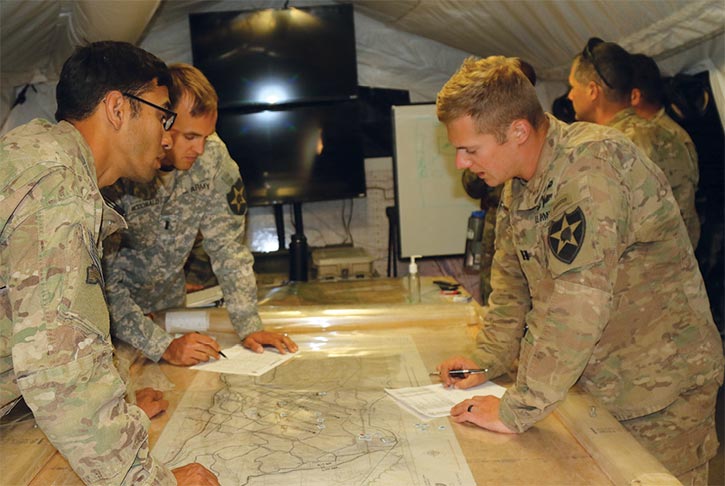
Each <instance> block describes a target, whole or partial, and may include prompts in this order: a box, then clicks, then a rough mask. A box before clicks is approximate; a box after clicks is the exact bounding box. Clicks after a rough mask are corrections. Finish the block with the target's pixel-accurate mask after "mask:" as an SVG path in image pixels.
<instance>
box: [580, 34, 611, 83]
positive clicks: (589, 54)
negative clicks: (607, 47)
mask: <svg viewBox="0 0 725 486" xmlns="http://www.w3.org/2000/svg"><path fill="white" fill-rule="evenodd" d="M603 42H604V41H603V40H602V39H600V38H599V37H592V38H591V39H589V40H588V41H587V45H586V46H584V51H582V57H585V58H587V59H589V61H590V62H591V63H592V66H594V70H595V71H596V72H597V74H598V75H599V77H600V78H602V81H604V84H606V85H607V86H609V87H610V88H612V89H614V86H612V84H611V83H610V82H609V81H607V78H605V77H604V74H602V71H601V69H599V66H598V65H597V58H596V57H594V48H595V47H597V46H598V45H599V44H601V43H603Z"/></svg>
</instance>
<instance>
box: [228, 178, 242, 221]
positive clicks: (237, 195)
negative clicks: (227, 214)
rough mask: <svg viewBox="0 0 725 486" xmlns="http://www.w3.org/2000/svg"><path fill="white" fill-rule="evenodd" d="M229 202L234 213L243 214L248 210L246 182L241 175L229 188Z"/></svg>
mask: <svg viewBox="0 0 725 486" xmlns="http://www.w3.org/2000/svg"><path fill="white" fill-rule="evenodd" d="M227 202H228V203H229V209H230V210H231V211H232V213H234V214H239V215H242V214H245V213H246V212H247V200H246V198H245V197H244V183H243V182H242V178H241V177H240V178H238V179H237V181H236V182H235V183H234V184H233V185H232V187H231V189H229V192H228V193H227Z"/></svg>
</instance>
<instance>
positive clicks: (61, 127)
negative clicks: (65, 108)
mask: <svg viewBox="0 0 725 486" xmlns="http://www.w3.org/2000/svg"><path fill="white" fill-rule="evenodd" d="M56 127H57V128H56V129H57V130H58V133H60V134H61V135H65V134H67V135H68V136H70V137H73V139H74V140H75V141H76V142H77V144H76V147H77V148H78V152H77V153H76V154H74V155H76V156H77V157H78V159H79V160H80V161H81V162H82V164H83V166H84V167H85V168H86V171H87V172H88V176H89V177H90V178H91V179H92V180H93V184H94V185H95V186H96V188H98V176H97V174H96V162H95V159H94V158H93V152H91V147H90V146H89V145H88V142H86V139H85V138H83V135H81V132H79V131H78V129H77V128H76V127H74V126H73V125H72V124H70V123H68V122H67V121H65V120H61V121H59V122H58V124H57V125H56Z"/></svg>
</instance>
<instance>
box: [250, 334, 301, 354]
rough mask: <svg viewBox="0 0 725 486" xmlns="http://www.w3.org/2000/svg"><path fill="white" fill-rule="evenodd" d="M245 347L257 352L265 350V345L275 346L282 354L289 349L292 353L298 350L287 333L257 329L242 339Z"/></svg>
mask: <svg viewBox="0 0 725 486" xmlns="http://www.w3.org/2000/svg"><path fill="white" fill-rule="evenodd" d="M242 344H243V345H244V347H245V348H247V349H251V350H252V351H254V352H255V353H261V352H263V351H264V346H265V345H266V346H274V347H275V348H277V351H279V352H280V354H286V353H287V351H290V352H292V353H294V352H296V351H297V345H296V344H295V342H294V341H292V339H290V338H289V336H287V334H280V333H278V332H269V331H257V332H253V333H252V334H250V335H248V336H247V337H245V338H244V340H243V341H242Z"/></svg>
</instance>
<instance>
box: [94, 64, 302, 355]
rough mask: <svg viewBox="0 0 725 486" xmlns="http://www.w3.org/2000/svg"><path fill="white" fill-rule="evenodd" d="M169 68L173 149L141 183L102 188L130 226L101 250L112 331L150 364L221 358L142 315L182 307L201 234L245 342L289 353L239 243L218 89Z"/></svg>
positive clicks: (211, 344) (236, 189) (237, 180)
mask: <svg viewBox="0 0 725 486" xmlns="http://www.w3.org/2000/svg"><path fill="white" fill-rule="evenodd" d="M170 72H171V77H172V80H173V92H172V96H171V98H172V101H173V103H174V109H175V110H177V111H178V117H177V120H176V123H175V125H174V127H173V129H172V130H171V136H172V138H173V141H174V146H173V148H172V149H170V150H167V151H166V154H165V157H164V160H163V161H162V167H161V170H160V171H158V173H157V174H156V175H155V177H154V178H153V180H152V181H151V182H149V183H139V182H134V181H130V180H120V181H118V183H116V184H115V185H114V186H112V187H109V188H107V189H105V190H104V195H105V196H106V197H107V198H108V199H109V200H111V201H114V203H115V204H116V205H117V206H118V207H119V208H121V210H122V211H123V212H124V213H125V218H126V221H127V223H128V229H127V230H126V231H122V232H120V234H119V237H120V238H119V239H120V241H118V242H116V244H115V248H112V246H114V245H107V246H108V249H107V251H106V254H105V255H104V269H105V271H106V290H107V293H108V300H109V306H110V309H111V330H112V334H113V335H114V337H116V338H118V339H121V340H122V341H125V342H127V343H129V344H130V345H132V346H133V347H135V348H137V349H140V350H141V351H142V352H143V353H144V354H145V355H146V356H147V357H148V358H150V359H152V360H154V361H158V360H159V359H161V358H163V359H164V360H166V361H168V362H169V363H171V364H175V365H193V364H197V363H199V362H202V361H208V360H209V358H210V357H211V358H217V359H218V358H219V351H220V347H219V344H218V343H217V342H216V340H214V339H213V338H212V337H210V336H207V335H203V334H199V333H188V334H185V335H183V336H181V337H179V338H174V337H173V336H171V335H170V334H169V333H167V332H166V331H164V330H163V329H161V328H160V327H159V326H157V325H156V324H155V323H154V322H153V321H152V320H151V318H149V317H148V316H147V314H150V313H153V312H156V311H160V310H163V309H168V308H172V307H179V306H182V305H183V304H184V297H185V294H186V287H185V278H184V263H185V262H186V260H187V258H188V256H189V252H190V251H191V249H192V247H193V245H194V240H195V239H196V237H197V234H198V233H199V232H201V235H202V236H203V240H202V241H203V246H204V250H205V251H206V253H207V254H208V255H209V256H210V258H211V262H212V268H213V270H214V274H215V275H216V277H217V279H218V280H219V283H220V285H221V287H222V292H223V294H224V301H225V303H226V306H227V310H228V311H229V317H230V319H231V322H232V325H233V326H234V329H235V330H236V331H237V333H238V335H239V337H240V338H241V339H242V343H243V345H244V346H245V347H247V348H249V349H252V350H253V351H256V352H262V351H263V346H264V345H270V346H274V347H276V348H277V349H278V350H279V352H280V353H285V352H287V351H292V352H295V351H297V345H296V344H295V343H294V342H293V341H292V340H291V339H290V338H289V337H287V335H284V334H279V333H274V332H267V331H264V330H263V329H262V321H261V319H260V317H259V313H258V312H257V286H256V281H255V276H254V272H253V270H252V263H253V259H252V254H251V252H250V251H249V249H248V248H247V247H246V246H245V245H244V222H245V216H246V212H247V203H246V201H245V199H244V185H243V183H242V179H241V177H240V175H239V168H238V167H237V164H236V163H235V162H234V160H232V158H231V157H230V156H229V152H228V151H227V148H226V146H225V145H224V143H223V142H222V141H221V139H220V138H219V136H218V135H217V134H216V133H215V126H216V120H217V95H216V92H215V91H214V88H213V87H212V86H211V84H210V83H209V81H208V80H207V79H206V77H205V76H204V75H203V74H202V73H201V71H199V70H198V69H196V68H195V67H193V66H190V65H188V64H176V65H172V66H170Z"/></svg>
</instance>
